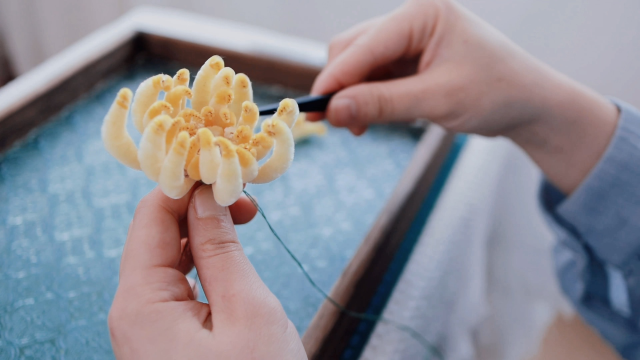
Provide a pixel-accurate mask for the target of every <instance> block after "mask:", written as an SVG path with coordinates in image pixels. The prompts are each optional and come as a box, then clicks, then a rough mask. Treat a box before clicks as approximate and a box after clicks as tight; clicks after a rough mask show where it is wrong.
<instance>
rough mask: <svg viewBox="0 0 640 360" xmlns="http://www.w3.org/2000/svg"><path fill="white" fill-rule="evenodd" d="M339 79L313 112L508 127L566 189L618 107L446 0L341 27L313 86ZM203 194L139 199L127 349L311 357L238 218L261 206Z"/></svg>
mask: <svg viewBox="0 0 640 360" xmlns="http://www.w3.org/2000/svg"><path fill="white" fill-rule="evenodd" d="M336 91H337V92H338V93H337V94H336V95H335V96H334V98H333V100H332V101H331V103H330V104H329V107H328V110H327V113H326V114H309V115H308V117H307V118H308V119H310V120H314V119H315V120H317V119H320V118H323V117H325V116H326V117H327V118H328V120H329V121H330V122H331V124H332V125H334V126H339V127H349V129H350V130H351V131H352V132H353V133H354V134H356V135H358V134H362V133H363V132H364V131H366V128H367V126H368V125H370V124H374V123H383V122H384V123H388V122H397V121H408V120H411V119H415V118H426V119H429V120H431V121H433V122H435V123H438V124H440V125H442V126H444V127H445V128H447V129H450V130H453V131H460V132H467V133H477V134H482V135H489V136H505V137H508V138H510V139H511V140H513V141H514V142H515V143H516V144H517V145H518V146H520V147H521V148H522V149H524V150H525V151H526V152H527V153H528V154H529V156H530V157H531V158H532V159H533V160H534V161H535V162H536V163H537V164H538V166H539V167H540V168H541V169H542V171H543V172H544V173H545V175H546V176H547V177H548V178H549V179H550V181H552V182H553V183H554V184H555V185H556V186H557V187H558V188H559V189H561V190H562V191H563V192H565V193H566V194H569V193H571V192H572V191H574V190H575V189H576V188H577V187H578V186H579V184H580V183H581V182H582V180H584V178H585V177H586V176H587V175H588V173H589V171H590V170H591V169H592V168H593V167H594V165H595V164H596V163H597V162H598V160H599V159H600V157H601V156H602V154H603V153H604V151H605V149H606V147H607V145H608V143H609V141H610V140H611V137H612V136H613V133H614V131H615V128H616V125H617V119H618V115H619V114H618V109H617V108H616V107H615V106H614V105H613V104H612V103H611V102H610V101H608V100H607V99H606V98H604V97H603V96H601V95H599V94H597V93H595V92H594V91H592V90H590V89H588V88H586V87H584V86H582V85H580V84H578V83H576V82H575V81H573V80H571V79H569V78H567V77H565V76H563V75H562V74H560V73H558V72H556V71H554V70H553V69H551V68H549V67H548V66H546V65H544V64H542V63H541V62H539V61H537V60H536V59H534V58H533V57H531V56H530V55H528V54H527V53H526V52H524V51H523V50H522V49H520V48H519V47H517V46H516V45H515V44H513V43H512V42H511V41H509V40H508V39H507V38H506V37H504V36H503V35H502V34H500V33H499V32H498V31H496V30H495V29H493V28H492V27H490V26H489V25H488V24H486V23H484V22H483V21H482V20H480V19H479V18H477V17H476V16H474V15H473V14H471V13H470V12H468V11H467V10H466V9H464V8H462V7H461V6H460V5H458V4H456V3H454V2H450V1H445V0H411V1H409V2H407V3H406V4H405V5H404V6H402V7H401V8H399V9H398V10H396V11H394V12H393V13H391V14H389V15H387V16H385V17H381V18H377V19H373V20H371V21H368V22H366V23H363V24H361V25H358V26H356V27H355V28H353V29H351V30H349V31H347V32H345V33H343V34H341V35H340V36H338V37H337V38H336V39H334V40H333V41H332V42H331V45H330V49H329V60H328V63H327V66H326V67H325V69H324V70H323V71H322V72H321V73H320V75H319V76H318V78H317V79H316V82H315V84H314V86H313V89H312V92H313V93H315V94H327V93H331V92H336ZM194 193H195V195H194ZM205 200H213V197H212V195H211V190H210V188H209V187H206V186H200V187H199V188H198V190H195V191H194V190H192V191H191V192H189V193H188V194H187V195H186V196H185V197H184V198H182V199H179V200H172V199H169V198H168V197H166V196H165V195H163V194H162V192H161V191H159V190H158V189H156V190H154V191H153V192H152V193H151V194H149V195H147V197H145V199H143V200H142V202H141V203H140V205H139V206H138V209H137V210H136V214H135V216H134V220H133V222H132V224H131V227H130V230H129V236H128V238H127V243H126V245H125V248H124V252H123V256H122V265H121V272H120V285H119V287H118V291H117V293H116V297H115V300H114V303H113V306H112V308H111V312H110V314H109V328H110V331H111V339H112V344H113V348H114V352H115V354H116V356H117V357H118V358H119V359H178V358H181V359H182V358H189V359H211V358H216V359H230V358H233V359H305V358H306V355H305V353H304V348H303V347H302V343H301V342H300V337H299V335H298V333H297V332H296V330H295V327H294V326H293V325H292V324H291V322H290V321H289V320H288V319H287V316H286V314H285V313H284V311H283V309H282V306H281V305H280V303H279V302H278V300H277V299H276V298H275V296H274V295H273V294H272V293H271V292H270V291H269V289H268V288H267V287H266V286H265V284H264V283H263V282H262V281H261V280H260V277H259V276H258V275H257V273H256V272H255V270H254V269H253V267H252V266H251V264H250V262H249V261H248V259H247V258H246V256H245V255H244V253H243V251H242V247H241V245H240V243H239V242H238V239H237V236H236V233H235V230H234V227H233V223H234V222H235V223H244V222H247V221H249V220H250V219H251V218H252V217H253V216H254V215H255V213H256V210H255V208H254V207H253V206H252V205H251V203H250V202H249V201H248V199H246V198H244V197H241V198H240V200H238V202H236V203H235V204H233V205H232V206H230V207H228V208H225V207H220V206H217V205H215V201H211V202H208V203H206V204H208V205H210V207H206V206H205V207H203V208H202V209H203V210H200V207H199V204H205V203H204V201H205ZM206 204H205V205H206ZM203 206H204V205H203ZM185 238H188V239H189V240H188V241H189V246H188V247H185V246H184V243H185V240H184V239H185ZM181 239H182V241H181ZM191 254H193V255H191ZM193 263H195V266H196V268H197V269H198V273H199V274H200V278H201V281H202V285H203V288H204V292H205V294H206V296H207V298H208V299H209V301H210V303H211V305H208V304H203V303H199V302H197V301H195V300H194V297H193V291H192V290H191V288H190V286H189V283H188V282H187V280H186V278H185V276H184V274H185V273H186V272H188V271H189V269H191V266H192V264H193Z"/></svg>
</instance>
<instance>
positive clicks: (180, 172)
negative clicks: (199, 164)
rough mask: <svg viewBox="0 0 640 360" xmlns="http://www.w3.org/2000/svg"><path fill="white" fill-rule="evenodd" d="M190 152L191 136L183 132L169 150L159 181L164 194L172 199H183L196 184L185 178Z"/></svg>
mask: <svg viewBox="0 0 640 360" xmlns="http://www.w3.org/2000/svg"><path fill="white" fill-rule="evenodd" d="M188 151H189V134H188V133H187V132H184V131H183V132H181V133H180V134H178V137H177V139H176V141H175V143H174V144H173V146H172V147H171V150H169V154H167V157H166V158H165V160H164V163H163V164H162V170H161V171H160V178H159V179H158V183H159V184H160V189H162V192H163V193H165V195H167V196H168V197H170V198H172V199H179V198H181V197H183V196H184V195H185V194H186V193H187V192H189V189H191V187H192V186H193V184H194V183H195V180H193V179H190V178H188V177H185V176H184V167H185V164H186V161H187V153H188Z"/></svg>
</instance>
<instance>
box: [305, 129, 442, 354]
mask: <svg viewBox="0 0 640 360" xmlns="http://www.w3.org/2000/svg"><path fill="white" fill-rule="evenodd" d="M433 132H435V133H433ZM453 140H454V134H452V133H448V132H445V131H444V130H442V129H440V128H436V127H430V129H429V130H427V131H426V132H425V134H424V135H423V136H422V138H421V140H420V142H419V144H418V146H417V147H416V151H415V153H414V156H413V158H412V160H411V162H410V164H409V166H408V167H407V169H406V170H405V173H404V174H403V176H402V178H401V179H400V182H399V183H398V185H397V186H396V188H395V190H394V192H393V194H392V196H391V198H390V199H389V201H388V202H387V204H386V205H385V207H384V209H383V210H382V212H381V213H380V215H379V216H378V218H377V219H376V222H375V223H374V226H373V227H372V228H371V230H370V231H369V233H368V234H367V236H366V237H365V239H364V240H363V242H362V244H361V245H360V247H359V248H358V250H357V252H356V254H355V255H354V256H353V258H352V259H351V261H350V262H349V264H348V265H347V267H346V268H345V269H344V271H343V273H342V275H341V276H340V278H339V279H338V281H337V282H336V284H335V285H334V287H333V289H332V290H331V296H332V297H333V298H334V299H335V300H337V301H338V302H339V303H340V304H343V305H344V306H345V307H346V308H347V309H349V310H351V311H356V312H365V311H366V310H367V308H368V306H369V304H370V302H371V299H372V298H373V296H374V295H375V293H376V291H377V289H378V286H379V284H380V283H381V281H382V278H383V276H384V274H385V273H386V271H387V269H388V267H389V264H390V263H391V261H392V260H393V258H394V256H395V254H396V251H397V250H398V248H399V246H400V244H401V243H402V241H403V239H404V238H405V236H406V234H407V232H408V231H409V228H410V226H411V223H412V222H413V219H414V218H415V217H416V215H417V213H418V211H419V209H420V206H421V205H422V203H423V201H424V199H425V198H426V196H427V194H428V193H429V190H430V189H431V186H432V185H433V183H434V180H435V179H436V176H437V175H438V173H439V171H440V169H441V167H442V164H443V163H444V161H445V159H446V157H447V155H448V154H449V151H450V149H451V147H452V144H453ZM359 323H360V320H359V319H356V318H353V317H351V316H347V315H346V314H344V313H342V312H340V311H339V310H338V309H337V308H336V307H335V306H334V305H333V304H331V303H330V302H328V301H325V302H324V303H323V304H322V306H321V307H320V309H319V311H318V312H317V313H316V316H315V317H314V319H313V320H312V322H311V324H310V325H309V328H308V329H307V331H306V332H305V334H304V336H303V338H302V340H303V343H304V345H305V349H306V350H307V355H308V356H309V358H310V359H315V360H317V359H339V358H340V356H341V355H342V353H343V352H344V350H345V349H346V347H347V346H348V343H349V341H350V339H351V336H352V335H353V334H354V332H355V330H356V327H357V326H358V324H359Z"/></svg>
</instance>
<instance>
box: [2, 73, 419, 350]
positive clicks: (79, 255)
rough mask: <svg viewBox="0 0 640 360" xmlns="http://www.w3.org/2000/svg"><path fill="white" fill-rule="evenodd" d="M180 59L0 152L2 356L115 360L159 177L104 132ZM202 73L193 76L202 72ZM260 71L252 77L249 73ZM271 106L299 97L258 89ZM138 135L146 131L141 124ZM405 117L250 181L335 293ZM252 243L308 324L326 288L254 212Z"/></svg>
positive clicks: (343, 137) (307, 147)
mask: <svg viewBox="0 0 640 360" xmlns="http://www.w3.org/2000/svg"><path fill="white" fill-rule="evenodd" d="M178 68H179V67H178V65H177V64H171V63H164V62H155V61H153V62H151V61H144V62H140V63H138V64H136V65H135V66H133V67H132V69H131V70H130V71H127V72H126V73H123V74H117V75H115V76H114V77H113V78H112V79H109V80H108V81H107V82H105V83H103V84H101V85H99V86H98V87H97V88H96V89H95V90H94V91H92V92H91V93H89V94H88V95H87V96H86V97H85V98H83V99H81V100H79V101H78V102H77V103H75V104H73V105H72V106H70V107H69V108H67V109H66V110H64V111H63V112H62V113H61V114H58V115H56V116H55V117H54V118H53V119H52V121H51V122H50V123H48V124H47V125H44V126H42V127H40V128H39V129H37V130H36V131H35V132H34V133H32V134H31V135H30V136H29V137H28V138H27V139H26V140H24V141H22V142H21V143H19V144H17V145H15V146H14V147H13V148H12V149H11V150H9V151H7V152H6V153H4V154H2V155H0V359H14V358H15V359H58V358H64V359H80V358H82V359H108V358H112V357H113V354H112V351H111V346H110V343H109V335H108V330H107V325H106V318H107V313H108V310H109V306H110V304H111V300H112V297H113V294H114V292H115V290H116V287H117V282H118V266H119V263H120V255H121V251H122V247H123V244H124V241H125V237H126V232H127V228H128V225H129V222H130V221H131V218H132V216H133V211H134V210H135V207H136V204H137V203H138V201H139V200H140V199H141V198H142V197H143V196H144V195H145V194H146V193H147V192H149V191H150V190H151V189H152V188H153V187H154V186H155V184H154V183H153V182H151V181H150V180H148V179H147V178H146V177H145V176H144V174H142V173H141V172H137V171H134V170H131V169H129V168H126V167H125V166H123V165H120V164H119V163H118V162H117V161H116V160H115V159H113V158H112V157H111V156H110V155H109V154H108V153H107V152H106V151H105V150H104V148H103V146H102V143H101V140H100V125H101V121H102V117H103V116H104V114H105V113H106V111H107V109H108V107H109V105H110V104H111V102H112V101H113V99H114V97H115V94H116V92H117V90H118V89H119V88H120V87H122V86H127V87H129V88H131V89H133V90H135V88H136V87H137V85H138V84H139V83H140V82H141V81H142V80H144V79H145V78H147V77H148V76H151V75H153V74H156V73H160V72H165V73H173V72H175V71H176V70H177V69H178ZM192 74H195V72H194V71H192ZM248 75H249V76H251V74H248ZM255 92H256V96H255V97H256V102H258V103H259V104H261V103H267V102H275V101H279V100H280V99H281V98H282V97H284V96H295V95H299V94H295V93H291V92H288V91H286V90H284V89H281V88H276V87H265V86H257V85H256V86H255ZM130 133H131V134H132V136H133V137H134V139H135V140H136V141H137V140H138V139H139V134H137V132H136V131H135V129H134V128H133V126H131V124H130ZM416 140H417V137H416V134H414V133H412V132H411V131H409V130H407V129H404V128H388V127H374V128H372V129H370V130H369V131H368V132H367V134H365V135H364V136H362V137H361V138H354V137H353V136H351V135H350V134H349V133H348V131H346V130H343V129H334V128H331V129H330V130H329V133H328V135H327V136H326V137H324V138H314V139H310V140H308V141H305V142H303V143H301V144H299V145H298V146H297V148H296V157H295V160H294V163H293V165H292V167H291V169H290V170H289V172H287V173H286V174H285V175H284V176H283V177H281V178H280V179H278V180H276V181H274V182H272V183H270V184H266V185H250V186H249V187H248V188H247V189H248V191H249V192H250V193H252V194H253V195H255V196H256V197H257V198H258V199H259V201H260V203H261V205H262V207H263V208H264V210H265V212H266V214H267V216H268V217H269V219H270V220H271V222H272V224H273V226H274V227H275V228H276V230H277V231H278V232H279V233H280V235H281V236H282V238H283V239H284V241H285V242H287V243H288V244H289V246H290V247H291V249H292V250H293V252H294V253H295V254H297V256H298V257H299V258H300V260H301V261H302V263H303V264H304V265H305V267H306V269H307V270H308V271H309V272H310V274H311V275H312V276H313V277H314V278H315V279H316V281H317V282H318V284H319V285H320V286H322V287H323V288H324V289H326V290H329V289H330V288H331V286H332V285H333V283H334V282H335V280H336V279H337V278H338V276H339V275H340V273H341V272H342V269H343V268H344V266H345V265H346V264H347V263H348V261H349V259H350V258H351V256H352V255H353V253H354V252H355V250H356V248H357V246H358V244H359V243H360V241H361V239H362V238H363V237H364V236H365V234H366V233H367V231H368V229H369V228H370V227H371V225H372V224H373V222H374V220H375V218H376V216H377V215H378V212H379V211H380V210H381V208H382V206H383V205H384V203H385V201H386V200H387V198H388V196H389V195H390V194H391V192H392V190H393V188H394V186H395V184H396V183H397V181H398V179H399V178H400V176H401V174H402V172H403V170H404V168H405V167H406V165H407V164H408V162H409V159H410V157H411V154H412V152H413V150H414V148H415V144H416ZM238 234H239V236H240V239H241V241H242V243H243V245H244V249H245V252H246V253H247V255H248V256H249V258H250V260H251V261H252V263H253V264H254V266H255V267H256V269H257V271H258V273H259V274H260V276H261V277H262V279H263V280H264V281H265V282H266V283H267V285H268V286H269V288H270V289H271V290H272V291H273V292H274V293H275V294H276V296H277V297H278V298H279V299H280V300H281V301H282V303H283V306H284V308H285V310H286V312H287V314H288V315H289V317H290V318H291V320H292V321H293V323H294V324H295V325H296V327H297V328H298V330H299V331H300V332H301V333H302V332H304V330H305V329H306V328H307V326H308V324H309V322H310V321H311V318H312V317H313V315H314V314H315V312H316V310H317V308H318V306H319V305H320V304H321V302H322V300H323V299H322V298H321V296H320V295H318V294H317V293H316V292H315V291H314V290H313V289H312V288H311V287H310V286H309V284H308V283H307V282H306V280H305V278H304V277H303V275H302V274H301V273H300V272H299V271H298V270H297V269H296V267H295V264H294V263H293V262H292V261H291V260H290V259H289V258H288V256H287V254H286V253H285V251H284V250H283V249H282V248H280V247H279V244H278V243H277V242H276V240H275V239H274V238H273V237H272V235H271V233H270V232H269V231H268V229H267V227H266V225H265V224H264V222H263V221H262V219H260V218H256V219H255V220H254V221H253V222H251V223H250V224H248V225H244V226H240V227H238Z"/></svg>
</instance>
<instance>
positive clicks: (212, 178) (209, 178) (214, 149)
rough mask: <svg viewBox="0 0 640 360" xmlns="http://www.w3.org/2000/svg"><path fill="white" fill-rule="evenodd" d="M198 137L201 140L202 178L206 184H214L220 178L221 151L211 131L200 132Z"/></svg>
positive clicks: (200, 161)
mask: <svg viewBox="0 0 640 360" xmlns="http://www.w3.org/2000/svg"><path fill="white" fill-rule="evenodd" d="M198 137H199V138H200V139H199V141H200V157H199V165H200V178H201V179H202V182H204V183H205V184H213V183H214V182H216V179H217V178H218V169H219V167H220V162H221V159H220V150H219V149H218V146H217V145H216V142H215V138H214V137H213V134H212V133H211V131H209V129H206V128H204V129H200V130H198Z"/></svg>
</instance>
